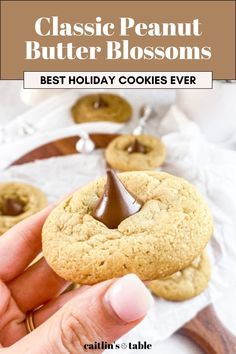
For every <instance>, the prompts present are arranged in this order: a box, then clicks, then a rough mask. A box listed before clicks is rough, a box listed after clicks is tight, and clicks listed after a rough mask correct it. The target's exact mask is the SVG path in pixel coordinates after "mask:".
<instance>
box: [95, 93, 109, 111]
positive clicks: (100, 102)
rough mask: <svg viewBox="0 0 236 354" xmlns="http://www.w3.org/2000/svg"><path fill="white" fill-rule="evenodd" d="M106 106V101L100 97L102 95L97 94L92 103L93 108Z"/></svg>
mask: <svg viewBox="0 0 236 354" xmlns="http://www.w3.org/2000/svg"><path fill="white" fill-rule="evenodd" d="M107 106H108V104H107V103H106V101H104V99H103V98H102V96H101V95H98V96H97V99H96V101H95V102H94V104H93V107H94V108H95V109H98V108H105V107H107Z"/></svg>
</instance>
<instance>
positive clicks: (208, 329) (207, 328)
mask: <svg viewBox="0 0 236 354" xmlns="http://www.w3.org/2000/svg"><path fill="white" fill-rule="evenodd" d="M116 136H118V135H117V134H91V135H90V137H91V138H92V140H93V141H94V143H95V145H96V148H105V147H106V146H107V145H108V144H109V142H110V141H111V140H112V139H114V138H115V137H116ZM78 140H79V138H78V136H73V137H70V138H63V139H60V140H56V141H54V142H51V143H48V144H45V145H42V146H40V147H38V148H36V149H35V150H33V151H31V152H29V153H27V154H26V155H24V156H22V157H21V158H20V159H18V160H17V161H15V162H14V163H13V165H20V164H23V163H28V162H33V161H35V160H40V159H46V158H49V157H55V156H66V155H70V154H74V153H76V149H75V144H76V142H77V141H78ZM177 333H179V334H182V335H184V336H187V337H188V338H190V339H192V340H193V341H194V342H195V343H196V344H198V345H199V346H200V347H201V349H202V350H203V351H204V352H205V353H206V354H236V337H235V336H233V334H231V333H230V332H229V331H228V330H227V329H226V328H225V327H224V326H223V324H222V323H221V322H220V320H219V319H218V318H217V315H216V313H215V311H214V308H213V306H212V305H209V306H208V307H206V308H205V309H203V310H202V311H201V312H200V313H199V314H198V315H197V316H196V317H195V318H194V319H192V320H191V321H190V322H188V323H187V324H186V325H185V326H183V327H182V328H181V329H180V330H179V331H178V332H177Z"/></svg>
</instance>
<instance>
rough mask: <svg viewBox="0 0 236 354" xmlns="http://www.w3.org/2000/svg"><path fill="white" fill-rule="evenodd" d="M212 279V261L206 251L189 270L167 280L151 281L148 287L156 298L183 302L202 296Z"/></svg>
mask: <svg viewBox="0 0 236 354" xmlns="http://www.w3.org/2000/svg"><path fill="white" fill-rule="evenodd" d="M210 277H211V266H210V261H209V258H208V255H207V252H206V251H204V252H203V253H202V254H201V255H200V256H198V257H197V258H195V260H194V261H193V262H192V263H191V264H190V265H189V266H188V267H187V268H185V269H183V270H181V271H178V272H177V273H174V274H173V275H171V276H169V277H167V278H165V279H158V280H154V281H151V282H150V283H149V284H148V287H149V288H150V290H151V291H152V292H153V294H155V295H156V296H159V297H162V298H164V299H166V300H170V301H183V300H188V299H191V298H193V297H195V296H197V295H199V294H201V293H202V292H203V291H204V290H205V289H206V288H207V286H208V283H209V280H210Z"/></svg>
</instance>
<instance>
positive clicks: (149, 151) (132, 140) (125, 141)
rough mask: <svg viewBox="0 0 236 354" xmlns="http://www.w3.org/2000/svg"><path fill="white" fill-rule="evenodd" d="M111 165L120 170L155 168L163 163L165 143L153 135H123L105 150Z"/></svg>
mask: <svg viewBox="0 0 236 354" xmlns="http://www.w3.org/2000/svg"><path fill="white" fill-rule="evenodd" d="M105 156H106V160H107V162H108V163H109V165H110V166H112V167H113V168H115V169H117V170H119V171H139V170H153V169H155V168H156V167H159V166H160V165H162V164H163V162H164V160H165V156H166V149H165V145H164V144H163V143H162V142H161V140H160V139H159V138H156V137H154V136H151V135H138V136H135V135H121V136H119V137H117V138H115V139H114V140H112V142H111V143H110V144H109V145H108V147H107V149H106V152H105Z"/></svg>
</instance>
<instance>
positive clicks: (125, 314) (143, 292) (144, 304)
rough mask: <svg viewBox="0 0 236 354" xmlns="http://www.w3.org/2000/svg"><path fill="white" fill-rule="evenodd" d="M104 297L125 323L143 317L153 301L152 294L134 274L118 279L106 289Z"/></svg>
mask: <svg viewBox="0 0 236 354" xmlns="http://www.w3.org/2000/svg"><path fill="white" fill-rule="evenodd" d="M105 298H106V301H108V302H109V305H110V306H111V307H112V309H113V311H114V312H115V313H116V315H117V316H118V317H119V318H120V319H121V320H122V321H124V322H126V323H128V322H132V321H135V320H138V319H140V318H142V317H144V316H145V315H146V314H147V312H148V310H149V308H150V307H151V306H152V305H153V303H154V300H153V297H152V295H151V294H150V292H149V291H148V289H147V288H146V287H145V285H144V284H143V282H142V281H141V280H140V279H139V278H138V277H137V276H136V275H135V274H128V275H125V276H124V277H122V278H120V279H118V280H117V281H116V282H115V283H114V284H112V285H111V287H110V288H109V289H108V291H107V293H106V295H105Z"/></svg>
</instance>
